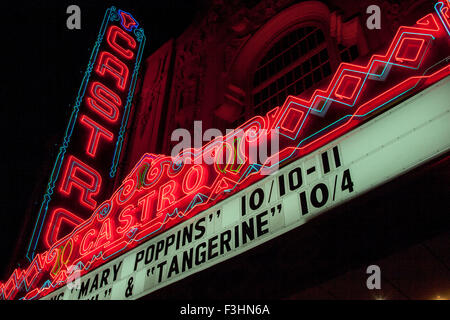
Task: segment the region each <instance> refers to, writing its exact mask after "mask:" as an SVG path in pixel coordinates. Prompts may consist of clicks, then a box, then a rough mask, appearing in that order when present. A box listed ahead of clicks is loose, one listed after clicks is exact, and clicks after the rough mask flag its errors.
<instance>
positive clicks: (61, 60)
mask: <svg viewBox="0 0 450 320" xmlns="http://www.w3.org/2000/svg"><path fill="white" fill-rule="evenodd" d="M72 4H75V5H78V6H79V7H80V9H81V30H69V29H67V27H66V20H67V18H68V17H69V16H70V15H69V14H67V13H66V9H67V7H68V6H69V5H72ZM110 6H116V7H117V8H118V9H122V10H125V11H127V12H130V13H131V14H132V15H133V16H134V18H135V19H136V20H137V21H138V22H139V23H140V24H141V26H142V27H143V28H144V30H145V34H146V37H147V42H146V44H145V49H144V55H143V58H146V57H148V56H149V55H150V54H151V53H152V52H153V51H155V50H156V49H158V48H159V47H160V46H161V45H162V44H163V43H164V42H166V41H167V40H169V39H170V38H172V37H176V36H177V35H179V34H180V33H181V32H182V31H183V30H184V29H185V28H186V27H187V26H188V25H189V24H190V23H191V22H192V21H193V19H194V18H195V16H196V15H199V14H200V12H199V8H200V7H202V4H201V2H200V1H198V0H196V1H192V0H189V1H186V0H165V1H142V0H141V1H79V0H76V1H61V0H59V1H56V0H55V1H42V0H39V1H20V2H18V1H12V2H8V3H2V7H3V14H2V18H1V19H0V28H1V30H2V31H1V38H2V39H1V50H0V52H1V77H2V82H1V86H0V93H1V96H0V101H1V107H0V112H1V113H0V119H1V124H2V125H1V126H0V137H1V142H2V147H1V156H0V161H1V163H0V168H1V172H2V173H1V176H2V178H3V179H2V180H3V181H2V183H1V185H2V188H1V191H2V192H1V197H0V215H1V220H0V221H1V222H0V256H1V258H0V281H5V280H7V279H8V278H9V276H10V275H11V272H12V271H13V270H14V268H16V267H17V266H21V267H25V265H24V264H26V263H27V262H26V260H25V259H24V254H25V251H24V249H26V247H27V246H28V242H29V239H30V235H31V234H30V233H29V232H30V228H32V226H33V225H34V222H35V219H36V215H37V213H38V209H39V206H40V203H41V201H42V197H43V195H44V193H45V189H46V187H47V183H48V179H49V177H50V172H51V169H52V167H53V162H54V160H55V158H56V155H57V153H58V149H59V146H60V144H61V142H62V140H63V137H64V131H65V128H66V126H67V123H68V120H69V116H70V113H71V109H72V106H73V103H74V102H75V98H76V95H77V92H78V88H79V86H80V84H81V80H82V78H83V74H84V72H85V68H86V66H87V64H88V61H89V57H90V54H91V50H92V47H93V45H94V43H95V40H96V38H97V34H98V31H99V28H100V25H101V22H102V19H103V16H104V14H105V11H106V9H107V8H108V7H110Z"/></svg>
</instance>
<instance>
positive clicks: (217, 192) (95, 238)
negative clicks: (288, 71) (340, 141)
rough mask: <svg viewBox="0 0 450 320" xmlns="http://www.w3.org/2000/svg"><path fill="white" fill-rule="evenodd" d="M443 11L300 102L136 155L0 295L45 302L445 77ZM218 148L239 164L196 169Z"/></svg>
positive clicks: (403, 30)
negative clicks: (256, 154)
mask: <svg viewBox="0 0 450 320" xmlns="http://www.w3.org/2000/svg"><path fill="white" fill-rule="evenodd" d="M445 8H447V10H442V8H440V9H439V11H438V12H437V13H432V14H428V15H426V16H424V17H423V18H421V19H420V20H418V21H417V23H416V24H415V25H414V26H409V27H408V26H402V27H400V28H399V30H398V31H397V33H396V34H395V36H394V38H393V40H392V42H391V43H390V45H389V47H388V49H387V50H386V51H385V52H384V54H375V55H373V56H372V57H371V58H370V59H369V60H368V61H367V62H366V63H364V64H361V65H357V64H349V63H342V64H341V65H340V66H339V67H338V69H337V71H336V73H335V74H334V76H333V77H332V79H331V80H330V83H329V84H328V86H327V87H326V88H321V89H317V90H316V91H315V92H314V93H313V94H312V96H311V97H310V98H309V99H304V98H300V97H292V96H290V97H288V98H287V99H286V101H285V103H284V104H283V105H282V106H279V107H275V108H274V109H272V110H271V111H269V112H268V113H267V114H266V115H265V116H256V117H254V118H252V119H250V120H249V121H247V122H246V123H244V124H243V125H242V126H240V127H239V128H237V129H236V130H234V131H233V132H230V133H228V134H227V135H226V136H224V137H217V138H216V139H214V140H213V141H211V142H209V143H208V144H206V145H204V146H203V147H202V148H200V149H189V150H183V151H182V152H181V153H180V154H178V156H176V157H169V156H165V155H155V154H145V155H144V156H143V157H142V158H141V159H140V161H139V162H138V163H137V164H136V165H135V167H134V168H133V170H131V172H130V174H129V175H128V176H127V177H126V178H125V179H124V180H123V183H122V185H121V186H120V187H119V188H118V189H117V190H115V192H114V193H113V194H112V196H111V197H110V198H109V199H107V200H105V201H104V202H102V203H101V204H100V205H98V206H97V207H96V208H95V210H94V211H93V214H92V215H91V217H90V218H89V219H87V220H86V221H84V222H83V223H82V224H80V225H78V226H77V227H76V228H75V229H74V230H73V231H72V232H71V233H70V234H68V235H66V236H65V237H64V238H62V239H60V240H58V241H57V242H56V243H55V244H53V245H52V247H51V248H50V249H49V250H47V251H45V252H43V253H41V254H37V255H36V257H35V258H34V259H33V261H32V263H31V264H30V266H29V267H28V268H27V269H24V270H19V269H16V270H15V271H14V273H13V274H12V276H11V277H10V278H9V279H8V280H7V282H6V283H4V284H1V285H0V295H3V298H4V299H14V298H17V297H18V296H19V292H20V294H21V295H20V296H21V297H22V298H23V299H36V298H39V297H42V296H45V295H47V294H49V293H50V292H52V291H53V290H55V288H57V287H59V286H61V285H64V284H65V281H66V280H67V278H68V277H69V276H70V275H69V274H68V268H69V266H73V265H75V266H77V267H78V269H79V270H81V272H82V273H86V272H88V271H91V270H93V269H94V268H96V267H98V266H100V265H101V264H103V263H105V262H106V261H109V260H111V259H112V258H114V257H117V256H119V255H121V254H122V253H124V252H126V251H128V250H130V249H131V248H134V247H136V246H137V245H139V244H141V243H143V242H144V241H146V240H148V239H150V238H152V237H154V236H155V235H157V234H160V233H162V232H164V231H166V230H168V229H170V228H171V227H173V226H174V225H176V224H178V223H180V222H181V221H184V220H186V219H189V218H191V217H193V216H195V215H196V214H198V213H199V212H201V211H203V210H205V209H207V208H209V207H211V206H213V205H214V204H216V203H217V202H219V201H221V200H223V199H225V198H227V197H229V196H230V195H232V194H234V193H236V192H237V191H239V190H242V189H245V188H246V187H248V186H249V185H252V184H254V183H255V182H257V181H259V180H260V179H262V178H263V177H264V175H263V174H267V173H270V172H272V171H273V170H276V168H278V166H280V165H281V166H284V165H286V164H287V163H289V162H291V161H293V160H296V159H298V158H301V157H303V156H304V155H306V154H308V153H310V152H312V151H313V150H316V149H317V148H319V147H321V146H323V145H324V144H326V143H328V142H330V141H332V140H335V139H336V138H337V137H339V136H342V135H343V134H344V133H346V132H349V131H350V130H352V129H354V128H355V127H357V126H359V125H361V124H362V123H364V122H366V121H368V120H369V119H371V118H373V117H375V116H376V115H377V114H378V113H380V112H383V111H385V110H387V109H389V108H390V107H392V106H393V105H394V104H396V103H398V102H399V101H400V100H402V99H405V98H406V97H408V96H411V95H413V94H415V93H417V92H419V91H422V90H423V89H424V88H426V87H428V86H430V85H431V84H433V83H436V82H437V81H439V80H441V79H443V78H445V77H447V76H448V75H449V74H450V64H449V60H448V48H449V42H450V37H449V35H448V34H447V29H446V25H445V24H444V23H443V21H448V16H446V15H445V14H446V13H448V12H449V11H448V8H450V5H449V2H448V1H446V2H445ZM445 8H444V9H445ZM445 19H447V20H445ZM118 81H119V80H118ZM424 107H426V106H424ZM262 129H265V130H262ZM271 130H276V132H277V134H278V138H279V144H280V148H279V150H280V151H279V152H278V153H277V154H276V155H272V156H270V157H268V158H267V159H265V160H264V161H263V162H261V163H256V162H255V161H253V160H254V159H250V158H249V157H247V156H246V154H247V153H246V152H244V150H245V149H246V148H250V147H251V146H252V144H254V143H255V142H256V141H258V140H259V139H269V137H268V136H263V135H267V132H269V131H271ZM224 149H230V150H233V151H234V152H232V153H231V155H232V158H231V160H233V158H234V159H235V158H237V157H240V158H242V159H243V160H244V161H243V163H240V164H239V165H237V164H236V163H235V161H226V162H225V164H221V163H220V162H219V161H215V162H214V163H213V164H205V163H203V162H202V161H197V160H199V158H200V157H208V158H210V159H217V158H218V157H220V156H221V155H222V154H223V153H222V151H223V150H224ZM227 160H230V159H227ZM67 170H71V168H70V167H69V169H67ZM281 183H282V182H281V181H280V185H281ZM283 187H285V188H287V187H288V186H283ZM85 200H87V201H89V200H90V199H89V198H87V199H85Z"/></svg>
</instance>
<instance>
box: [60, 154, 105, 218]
mask: <svg viewBox="0 0 450 320" xmlns="http://www.w3.org/2000/svg"><path fill="white" fill-rule="evenodd" d="M101 184H102V178H101V176H100V174H99V173H98V172H97V171H95V170H94V169H93V168H91V167H90V166H88V165H87V164H85V163H83V162H81V161H80V160H79V159H77V158H76V157H74V156H69V157H67V162H66V169H65V170H64V174H63V178H62V180H61V186H60V187H59V191H60V192H61V193H62V194H65V195H67V196H69V195H70V193H71V191H72V188H76V189H78V190H79V191H80V204H82V205H83V206H86V207H88V208H90V209H95V207H96V205H97V201H95V200H94V199H93V197H94V196H95V195H97V194H98V192H99V190H100V186H101Z"/></svg>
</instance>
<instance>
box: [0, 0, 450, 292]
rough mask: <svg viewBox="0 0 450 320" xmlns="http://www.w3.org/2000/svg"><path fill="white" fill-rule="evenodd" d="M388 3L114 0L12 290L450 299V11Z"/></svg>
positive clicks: (8, 283)
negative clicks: (154, 16)
mask: <svg viewBox="0 0 450 320" xmlns="http://www.w3.org/2000/svg"><path fill="white" fill-rule="evenodd" d="M372 2H373V1H345V2H342V1H292V0H283V1H272V0H263V1H247V2H238V1H234V2H230V3H229V4H226V3H224V2H222V1H212V2H211V3H210V4H208V5H206V6H205V7H204V8H203V9H202V10H201V12H199V15H198V16H197V18H196V19H195V20H194V22H193V23H192V24H191V25H190V26H189V27H188V28H187V29H186V30H185V31H184V32H183V33H182V34H181V35H180V36H179V37H177V38H174V39H171V40H169V41H167V42H166V43H165V44H164V45H162V46H161V47H160V48H159V49H157V50H156V51H155V52H153V53H152V54H151V55H150V56H148V57H143V56H142V52H143V49H142V48H143V46H144V45H145V42H146V35H145V30H144V29H145V21H137V20H136V19H135V18H134V16H133V12H125V11H122V10H120V8H114V7H112V8H109V9H108V10H107V11H106V14H105V16H104V18H103V20H102V23H101V26H100V31H99V36H98V38H97V42H96V44H95V46H94V49H93V53H92V56H91V60H90V62H89V66H88V69H87V70H86V73H85V77H84V78H83V82H82V84H81V87H80V90H79V94H78V97H77V101H76V103H75V107H74V111H73V112H72V114H71V118H70V120H69V124H68V130H67V131H66V136H65V138H64V142H63V144H62V146H61V149H60V153H59V155H58V158H57V161H56V162H55V164H54V170H53V171H52V175H51V177H50V178H49V179H50V180H49V186H48V189H47V192H46V194H45V195H44V198H43V202H42V205H41V207H40V209H39V212H37V213H36V217H35V218H34V220H33V223H34V228H33V233H32V234H31V235H30V242H29V245H28V246H27V250H26V253H25V255H26V256H27V258H28V259H29V261H30V263H29V265H28V266H27V267H26V268H24V269H16V270H15V271H14V272H13V274H12V275H11V276H10V278H8V279H4V281H3V282H1V283H0V297H1V298H3V299H43V300H68V299H71V300H86V299H95V300H109V299H171V298H173V299H175V298H178V299H180V298H183V299H185V298H189V299H196V298H203V299H211V298H215V299H225V298H234V299H235V298H240V299H245V298H247V299H248V298H250V299H436V298H449V297H450V280H449V279H450V277H449V266H450V255H449V252H450V250H449V249H450V248H449V243H450V241H449V239H450V238H449V236H450V228H449V227H450V219H449V217H448V204H449V203H448V202H449V201H448V199H449V191H450V190H449V187H448V185H449V181H450V180H449V178H450V176H449V170H448V168H449V149H450V126H449V123H450V100H449V97H450V95H449V92H450V77H449V74H450V60H449V54H450V50H449V44H450V15H449V13H450V3H449V1H448V0H443V1H437V2H434V3H430V2H429V1H415V2H414V3H411V2H409V1H400V2H398V1H396V2H389V1H384V2H377V3H375V2H374V3H372ZM374 5H375V6H374ZM377 8H378V9H379V13H380V17H381V18H380V19H381V20H380V21H379V25H378V26H376V25H377V24H376V23H373V21H375V20H373V19H376V14H377V10H378V9H377ZM138 15H139V14H138V13H136V16H138ZM374 15H375V16H374ZM181 143H183V144H181ZM186 143H187V144H186ZM263 147H264V148H263ZM370 266H372V267H373V266H375V269H376V270H378V271H379V273H380V277H381V278H380V286H378V287H377V288H373V287H371V286H370V284H369V282H370V278H371V276H372V272H371V271H370V270H373V268H372V269H371V268H369V267H370Z"/></svg>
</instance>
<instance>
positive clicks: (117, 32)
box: [26, 7, 145, 260]
mask: <svg viewBox="0 0 450 320" xmlns="http://www.w3.org/2000/svg"><path fill="white" fill-rule="evenodd" d="M144 44H145V35H144V30H143V29H142V28H139V23H138V22H137V21H136V20H135V19H134V18H133V17H132V16H131V14H129V13H127V12H125V11H122V10H117V9H116V8H115V7H111V8H109V9H108V10H107V11H106V13H105V16H104V18H103V22H102V25H101V28H100V32H99V34H98V37H97V41H96V42H95V45H94V48H93V50H92V53H91V57H90V60H89V64H88V67H87V69H86V72H85V74H84V77H83V80H82V83H81V86H80V89H79V91H78V95H77V98H76V100H75V104H74V107H73V110H72V113H71V115H70V119H69V123H68V126H67V129H66V132H65V136H64V140H63V143H62V145H61V147H60V149H59V153H58V156H57V158H56V161H55V163H54V166H53V170H52V172H51V176H50V179H49V182H48V185H47V189H46V193H45V195H44V198H43V201H42V203H41V206H40V208H39V213H38V216H37V219H36V224H35V226H34V229H33V233H32V237H31V240H30V243H29V246H28V249H27V254H26V256H27V258H28V259H30V260H31V259H32V258H33V257H34V255H35V252H36V251H37V250H39V249H47V248H49V247H51V246H52V245H53V244H54V243H55V242H57V241H58V240H59V239H61V238H62V237H63V236H65V235H66V234H68V233H70V232H71V231H72V230H73V228H74V227H75V226H77V225H79V224H80V223H82V222H83V221H84V220H85V219H86V218H88V217H90V216H91V214H92V210H93V209H95V208H96V207H97V205H98V203H100V202H101V201H102V200H104V198H105V196H106V195H107V194H108V193H109V192H110V191H111V190H112V188H113V179H114V177H115V175H116V171H117V166H118V162H119V159H120V155H121V151H122V145H123V141H124V135H125V130H126V127H127V123H128V118H129V114H130V109H131V102H132V99H133V95H134V90H135V85H136V80H137V76H138V71H139V66H140V63H141V58H142V52H143V48H144Z"/></svg>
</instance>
